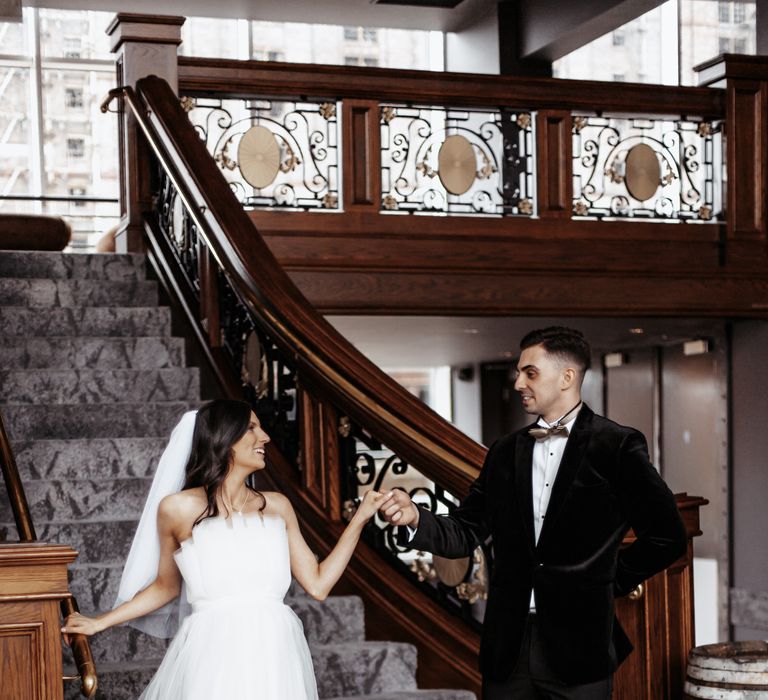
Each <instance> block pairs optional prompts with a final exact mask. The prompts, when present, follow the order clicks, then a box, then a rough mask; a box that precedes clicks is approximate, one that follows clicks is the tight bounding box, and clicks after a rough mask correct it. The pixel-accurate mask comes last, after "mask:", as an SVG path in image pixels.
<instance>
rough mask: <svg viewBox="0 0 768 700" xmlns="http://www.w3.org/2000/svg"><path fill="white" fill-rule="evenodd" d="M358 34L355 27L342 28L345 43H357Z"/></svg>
mask: <svg viewBox="0 0 768 700" xmlns="http://www.w3.org/2000/svg"><path fill="white" fill-rule="evenodd" d="M359 35H360V32H359V31H358V28H357V27H344V38H345V39H346V40H347V41H357V39H358V37H359Z"/></svg>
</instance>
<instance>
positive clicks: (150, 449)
mask: <svg viewBox="0 0 768 700" xmlns="http://www.w3.org/2000/svg"><path fill="white" fill-rule="evenodd" d="M167 442H168V435H167V434H166V435H163V436H158V437H124V438H94V439H75V440H66V439H64V440H14V441H13V444H12V447H13V453H14V455H15V457H16V465H17V466H18V468H19V474H21V478H22V481H23V482H24V483H27V481H28V480H34V479H54V480H56V479H107V478H114V479H121V478H125V477H132V476H136V477H151V476H154V473H155V469H156V468H157V463H158V461H159V460H160V456H161V455H162V454H163V450H164V449H165V446H166V444H167Z"/></svg>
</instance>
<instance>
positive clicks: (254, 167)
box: [237, 126, 280, 188]
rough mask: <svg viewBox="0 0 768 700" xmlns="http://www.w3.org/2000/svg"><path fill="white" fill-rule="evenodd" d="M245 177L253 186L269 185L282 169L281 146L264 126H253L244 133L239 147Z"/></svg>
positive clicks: (238, 153)
mask: <svg viewBox="0 0 768 700" xmlns="http://www.w3.org/2000/svg"><path fill="white" fill-rule="evenodd" d="M237 160H238V162H239V163H240V172H241V173H242V175H243V179H244V180H245V181H246V182H247V183H248V184H249V185H251V186H252V187H256V188H261V187H267V186H268V185H271V184H272V182H274V180H275V177H277V173H278V171H279V170H280V146H279V145H278V143H277V139H276V138H275V136H274V134H273V133H272V132H271V131H270V130H269V129H267V128H266V127H264V126H252V127H251V128H250V129H248V131H246V132H245V134H243V138H242V139H240V145H239V146H238V149H237Z"/></svg>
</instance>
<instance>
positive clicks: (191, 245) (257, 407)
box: [154, 167, 299, 464]
mask: <svg viewBox="0 0 768 700" xmlns="http://www.w3.org/2000/svg"><path fill="white" fill-rule="evenodd" d="M155 181H156V193H155V196H154V203H155V212H156V216H157V223H158V225H159V228H160V231H161V233H162V234H163V235H164V236H165V238H166V240H167V242H168V243H169V244H170V248H171V250H172V252H173V255H174V256H175V257H176V259H177V262H178V264H179V266H180V267H181V269H182V271H183V274H184V278H185V280H186V282H187V285H188V289H187V291H188V292H190V293H191V294H192V295H193V297H194V298H196V299H197V300H198V301H199V297H200V268H199V257H200V254H201V251H202V249H203V248H204V246H205V241H204V239H203V238H202V237H201V236H199V233H198V230H197V227H196V225H195V224H194V221H193V218H192V216H191V215H190V213H189V211H187V209H186V207H185V206H184V203H183V201H182V199H181V197H180V196H179V194H178V192H177V191H176V188H175V187H174V185H173V183H172V181H171V179H170V178H169V177H168V175H167V174H166V173H165V171H164V170H163V169H162V167H158V168H157V174H156V178H155ZM216 286H217V292H218V294H217V297H218V305H219V309H218V311H219V319H220V328H221V342H222V345H223V347H224V350H225V353H226V356H227V357H228V359H229V362H230V365H231V367H232V370H233V372H234V373H235V376H237V377H239V378H240V379H241V382H242V387H243V396H244V398H245V399H246V400H247V401H248V402H249V403H250V404H251V405H252V406H253V408H254V411H255V412H256V413H257V414H258V416H259V418H260V420H261V422H262V424H263V425H264V427H265V429H266V431H267V432H268V433H269V435H270V438H271V439H272V441H273V442H274V443H275V444H276V445H277V447H278V448H279V449H280V452H281V453H282V454H283V456H284V457H286V458H287V459H288V460H289V461H291V462H292V463H294V464H295V463H296V461H297V458H298V454H299V426H298V418H297V410H296V372H295V369H294V367H293V365H292V363H290V362H289V361H288V359H287V358H285V357H284V355H283V353H281V352H280V351H279V349H278V348H277V347H276V346H275V344H274V343H273V342H272V341H271V340H270V339H269V337H268V336H267V335H266V334H265V333H264V332H263V330H262V329H261V327H260V325H259V323H258V320H257V318H256V316H255V315H254V314H253V313H252V312H251V310H250V309H249V308H248V306H247V305H246V304H245V303H244V302H243V300H242V299H241V297H240V295H239V294H238V293H237V291H236V289H235V287H234V286H233V285H232V283H231V281H230V280H229V278H228V276H227V274H226V273H225V272H224V271H223V270H221V269H217V271H216ZM249 351H250V357H249ZM254 355H256V356H257V357H256V359H255V360H254Z"/></svg>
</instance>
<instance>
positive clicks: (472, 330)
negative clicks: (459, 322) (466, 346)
mask: <svg viewBox="0 0 768 700" xmlns="http://www.w3.org/2000/svg"><path fill="white" fill-rule="evenodd" d="M479 332H480V330H479V329H478V328H464V329H463V330H462V333H469V334H470V335H476V334H477V333H479Z"/></svg>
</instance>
